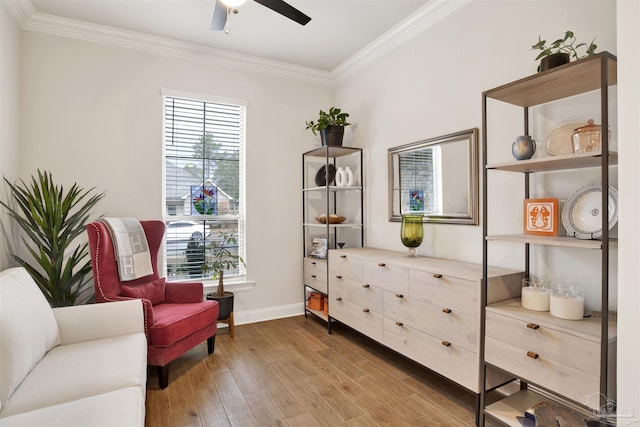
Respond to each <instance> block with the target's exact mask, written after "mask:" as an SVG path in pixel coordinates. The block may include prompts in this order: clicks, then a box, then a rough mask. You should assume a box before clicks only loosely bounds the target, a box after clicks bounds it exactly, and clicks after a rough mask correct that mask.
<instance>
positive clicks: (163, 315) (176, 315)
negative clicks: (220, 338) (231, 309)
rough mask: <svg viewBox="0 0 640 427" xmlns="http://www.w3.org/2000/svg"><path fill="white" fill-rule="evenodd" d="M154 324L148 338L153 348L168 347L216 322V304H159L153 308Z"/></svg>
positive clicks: (213, 302) (205, 302) (209, 302)
mask: <svg viewBox="0 0 640 427" xmlns="http://www.w3.org/2000/svg"><path fill="white" fill-rule="evenodd" d="M153 320H154V324H153V325H152V326H151V329H150V331H149V336H150V338H151V345H153V346H154V347H168V346H170V345H171V344H173V343H175V342H176V341H178V340H180V339H182V338H184V337H186V336H187V335H191V334H192V333H193V332H194V331H197V330H199V329H202V328H204V327H205V326H207V325H210V324H212V323H215V322H216V320H218V304H216V302H215V301H203V302H196V303H190V304H166V303H165V304H160V305H157V306H155V307H153Z"/></svg>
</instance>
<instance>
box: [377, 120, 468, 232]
mask: <svg viewBox="0 0 640 427" xmlns="http://www.w3.org/2000/svg"><path fill="white" fill-rule="evenodd" d="M388 156H389V177H390V179H389V221H400V220H401V219H402V214H404V213H413V212H416V213H421V214H423V215H424V220H423V221H424V222H437V223H451V224H474V225H477V224H478V129H477V128H474V129H469V130H465V131H462V132H457V133H454V134H450V135H445V136H441V137H437V138H431V139H427V140H424V141H419V142H415V143H411V144H406V145H402V146H399V147H394V148H390V149H389V150H388Z"/></svg>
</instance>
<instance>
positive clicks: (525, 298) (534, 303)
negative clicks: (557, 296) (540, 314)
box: [521, 286, 551, 311]
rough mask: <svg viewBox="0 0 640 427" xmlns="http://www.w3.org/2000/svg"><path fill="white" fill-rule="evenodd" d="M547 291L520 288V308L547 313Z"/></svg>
mask: <svg viewBox="0 0 640 427" xmlns="http://www.w3.org/2000/svg"><path fill="white" fill-rule="evenodd" d="M550 294H551V292H549V290H547V289H542V288H536V287H532V286H525V287H523V288H522V300H521V303H522V306H523V307H524V308H526V309H529V310H535V311H549V296H550Z"/></svg>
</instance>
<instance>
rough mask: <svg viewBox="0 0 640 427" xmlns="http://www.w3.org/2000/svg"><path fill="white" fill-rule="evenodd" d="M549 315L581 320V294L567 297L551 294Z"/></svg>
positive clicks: (582, 306) (582, 299)
mask: <svg viewBox="0 0 640 427" xmlns="http://www.w3.org/2000/svg"><path fill="white" fill-rule="evenodd" d="M550 306H551V307H550V309H551V315H552V316H555V317H559V318H561V319H567V320H581V319H582V316H583V315H584V298H583V297H581V296H572V297H567V296H564V295H556V294H553V295H551V301H550Z"/></svg>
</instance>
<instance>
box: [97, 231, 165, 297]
mask: <svg viewBox="0 0 640 427" xmlns="http://www.w3.org/2000/svg"><path fill="white" fill-rule="evenodd" d="M140 224H142V228H143V229H144V233H145V235H146V236H147V243H148V244H149V252H150V253H151V266H152V267H153V274H150V275H148V276H145V277H141V278H139V279H135V280H128V281H126V282H121V281H120V277H119V275H118V265H117V264H116V256H115V252H114V248H113V242H112V241H111V235H110V234H109V230H108V229H107V226H106V225H105V224H104V223H102V222H92V223H90V224H87V233H88V234H89V255H90V256H91V265H92V267H93V281H94V286H95V292H96V302H107V301H112V297H116V296H118V295H120V285H129V286H135V285H141V284H144V283H149V282H151V281H153V280H156V279H158V278H160V275H159V273H158V254H159V252H160V246H161V245H162V240H163V238H164V230H165V225H164V222H162V221H158V220H150V221H140Z"/></svg>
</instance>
